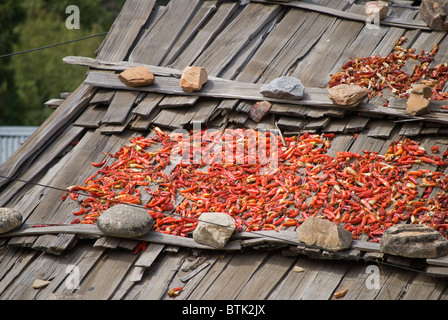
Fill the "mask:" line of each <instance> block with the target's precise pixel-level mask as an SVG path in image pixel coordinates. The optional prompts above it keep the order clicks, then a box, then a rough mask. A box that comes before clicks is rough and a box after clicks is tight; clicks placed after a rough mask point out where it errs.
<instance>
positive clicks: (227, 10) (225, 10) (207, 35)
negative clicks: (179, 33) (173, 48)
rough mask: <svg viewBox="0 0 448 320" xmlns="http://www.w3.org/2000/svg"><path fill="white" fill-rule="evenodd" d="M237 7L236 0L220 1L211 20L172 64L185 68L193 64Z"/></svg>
mask: <svg viewBox="0 0 448 320" xmlns="http://www.w3.org/2000/svg"><path fill="white" fill-rule="evenodd" d="M237 8H238V3H236V2H222V3H219V6H218V10H217V11H216V12H215V14H214V15H213V16H212V17H211V18H210V21H208V22H207V24H206V25H205V26H204V27H203V28H201V30H200V31H199V32H198V33H197V34H196V36H195V37H194V38H193V39H192V40H191V41H190V42H189V43H188V46H187V47H186V48H185V49H184V50H183V52H182V54H181V55H180V56H178V57H177V59H176V60H175V61H174V62H173V63H172V64H171V65H173V66H176V67H177V68H179V69H184V68H186V67H187V66H189V65H191V64H193V62H194V61H195V59H196V58H197V56H198V55H200V53H201V52H202V51H203V50H204V49H205V48H206V47H207V46H208V45H209V44H210V42H211V41H213V39H214V38H215V37H216V35H217V34H218V33H219V32H220V31H221V30H222V28H223V27H224V25H225V24H226V23H227V21H228V20H229V19H230V17H231V15H232V14H233V13H234V11H235V10H236V9H237Z"/></svg>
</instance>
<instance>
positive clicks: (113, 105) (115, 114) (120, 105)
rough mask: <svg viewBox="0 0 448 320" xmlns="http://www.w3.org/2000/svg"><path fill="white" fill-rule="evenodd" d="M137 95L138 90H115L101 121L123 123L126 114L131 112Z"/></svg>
mask: <svg viewBox="0 0 448 320" xmlns="http://www.w3.org/2000/svg"><path fill="white" fill-rule="evenodd" d="M138 95H139V92H138V91H132V90H129V91H127V90H121V91H117V93H116V94H115V96H114V97H113V99H112V101H111V102H110V105H109V107H108V108H107V112H106V114H105V115H104V118H103V120H102V121H101V123H106V124H123V123H124V122H125V121H126V119H127V117H128V114H129V113H130V112H131V110H132V107H133V106H134V102H135V100H136V99H137V97H138Z"/></svg>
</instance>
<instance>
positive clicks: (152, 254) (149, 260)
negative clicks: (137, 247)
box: [134, 242, 165, 268]
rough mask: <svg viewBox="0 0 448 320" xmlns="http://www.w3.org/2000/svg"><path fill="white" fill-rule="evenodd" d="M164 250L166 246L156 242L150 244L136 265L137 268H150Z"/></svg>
mask: <svg viewBox="0 0 448 320" xmlns="http://www.w3.org/2000/svg"><path fill="white" fill-rule="evenodd" d="M163 248H165V245H164V244H160V243H154V242H152V243H149V244H148V247H147V248H146V250H145V251H144V252H142V253H141V254H140V256H139V258H138V259H137V261H136V262H135V264H134V265H135V266H137V267H144V268H149V267H150V266H151V265H152V264H153V263H154V261H155V260H156V259H157V257H158V256H159V254H160V253H161V252H162V250H163Z"/></svg>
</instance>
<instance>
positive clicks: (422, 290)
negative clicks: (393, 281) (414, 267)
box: [402, 273, 446, 300]
mask: <svg viewBox="0 0 448 320" xmlns="http://www.w3.org/2000/svg"><path fill="white" fill-rule="evenodd" d="M445 287H446V282H445V281H440V279H437V278H436V277H430V276H428V275H427V274H424V273H418V274H417V276H416V277H415V279H413V280H412V282H411V283H410V284H409V286H408V287H407V288H406V293H405V294H404V296H403V297H402V299H403V300H437V299H438V298H439V297H440V296H441V295H442V293H443V291H444V290H445Z"/></svg>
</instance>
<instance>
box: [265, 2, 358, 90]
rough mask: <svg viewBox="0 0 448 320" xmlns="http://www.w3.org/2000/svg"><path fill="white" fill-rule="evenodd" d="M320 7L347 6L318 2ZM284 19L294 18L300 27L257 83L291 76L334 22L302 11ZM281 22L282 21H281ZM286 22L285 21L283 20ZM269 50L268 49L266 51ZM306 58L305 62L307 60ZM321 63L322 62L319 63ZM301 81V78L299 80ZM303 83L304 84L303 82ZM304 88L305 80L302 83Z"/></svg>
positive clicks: (342, 8)
mask: <svg viewBox="0 0 448 320" xmlns="http://www.w3.org/2000/svg"><path fill="white" fill-rule="evenodd" d="M319 2H320V3H321V4H322V5H325V6H330V7H334V8H338V9H341V10H345V9H346V8H347V6H348V5H349V2H347V1H327V0H321V1H319ZM291 11H292V12H290V13H289V14H288V15H287V16H286V17H285V18H284V19H287V18H289V17H291V18H292V17H293V16H296V17H298V21H300V22H299V23H297V22H296V23H295V24H296V25H298V26H300V27H299V28H298V29H297V30H296V32H295V33H294V34H292V35H291V36H288V38H290V39H289V40H288V42H287V43H286V44H285V45H284V46H282V47H279V49H278V53H277V55H276V57H275V59H273V60H272V61H271V62H270V63H269V64H268V66H267V67H266V68H265V70H264V72H263V74H262V75H261V76H260V77H259V79H258V82H260V83H267V82H270V81H271V80H273V79H275V78H276V77H278V76H279V75H293V72H294V70H295V69H296V68H297V66H298V61H301V60H303V59H305V57H306V56H308V54H309V52H310V50H312V48H313V47H314V46H315V45H317V44H318V43H319V41H320V39H321V37H322V35H323V34H324V33H325V32H326V30H327V29H328V28H329V27H330V26H331V25H332V24H333V23H334V22H335V21H336V18H335V17H332V16H328V15H323V14H319V13H309V12H306V11H304V10H300V9H294V10H291ZM282 22H283V21H282ZM285 22H287V20H285ZM266 50H270V49H266ZM311 57H312V56H311ZM308 59H309V58H308V57H307V58H306V59H305V60H308ZM320 62H322V60H321V61H320ZM300 79H301V80H302V78H300ZM304 81H305V82H304ZM302 82H303V83H304V84H305V85H306V86H308V85H307V84H306V79H303V81H302Z"/></svg>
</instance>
